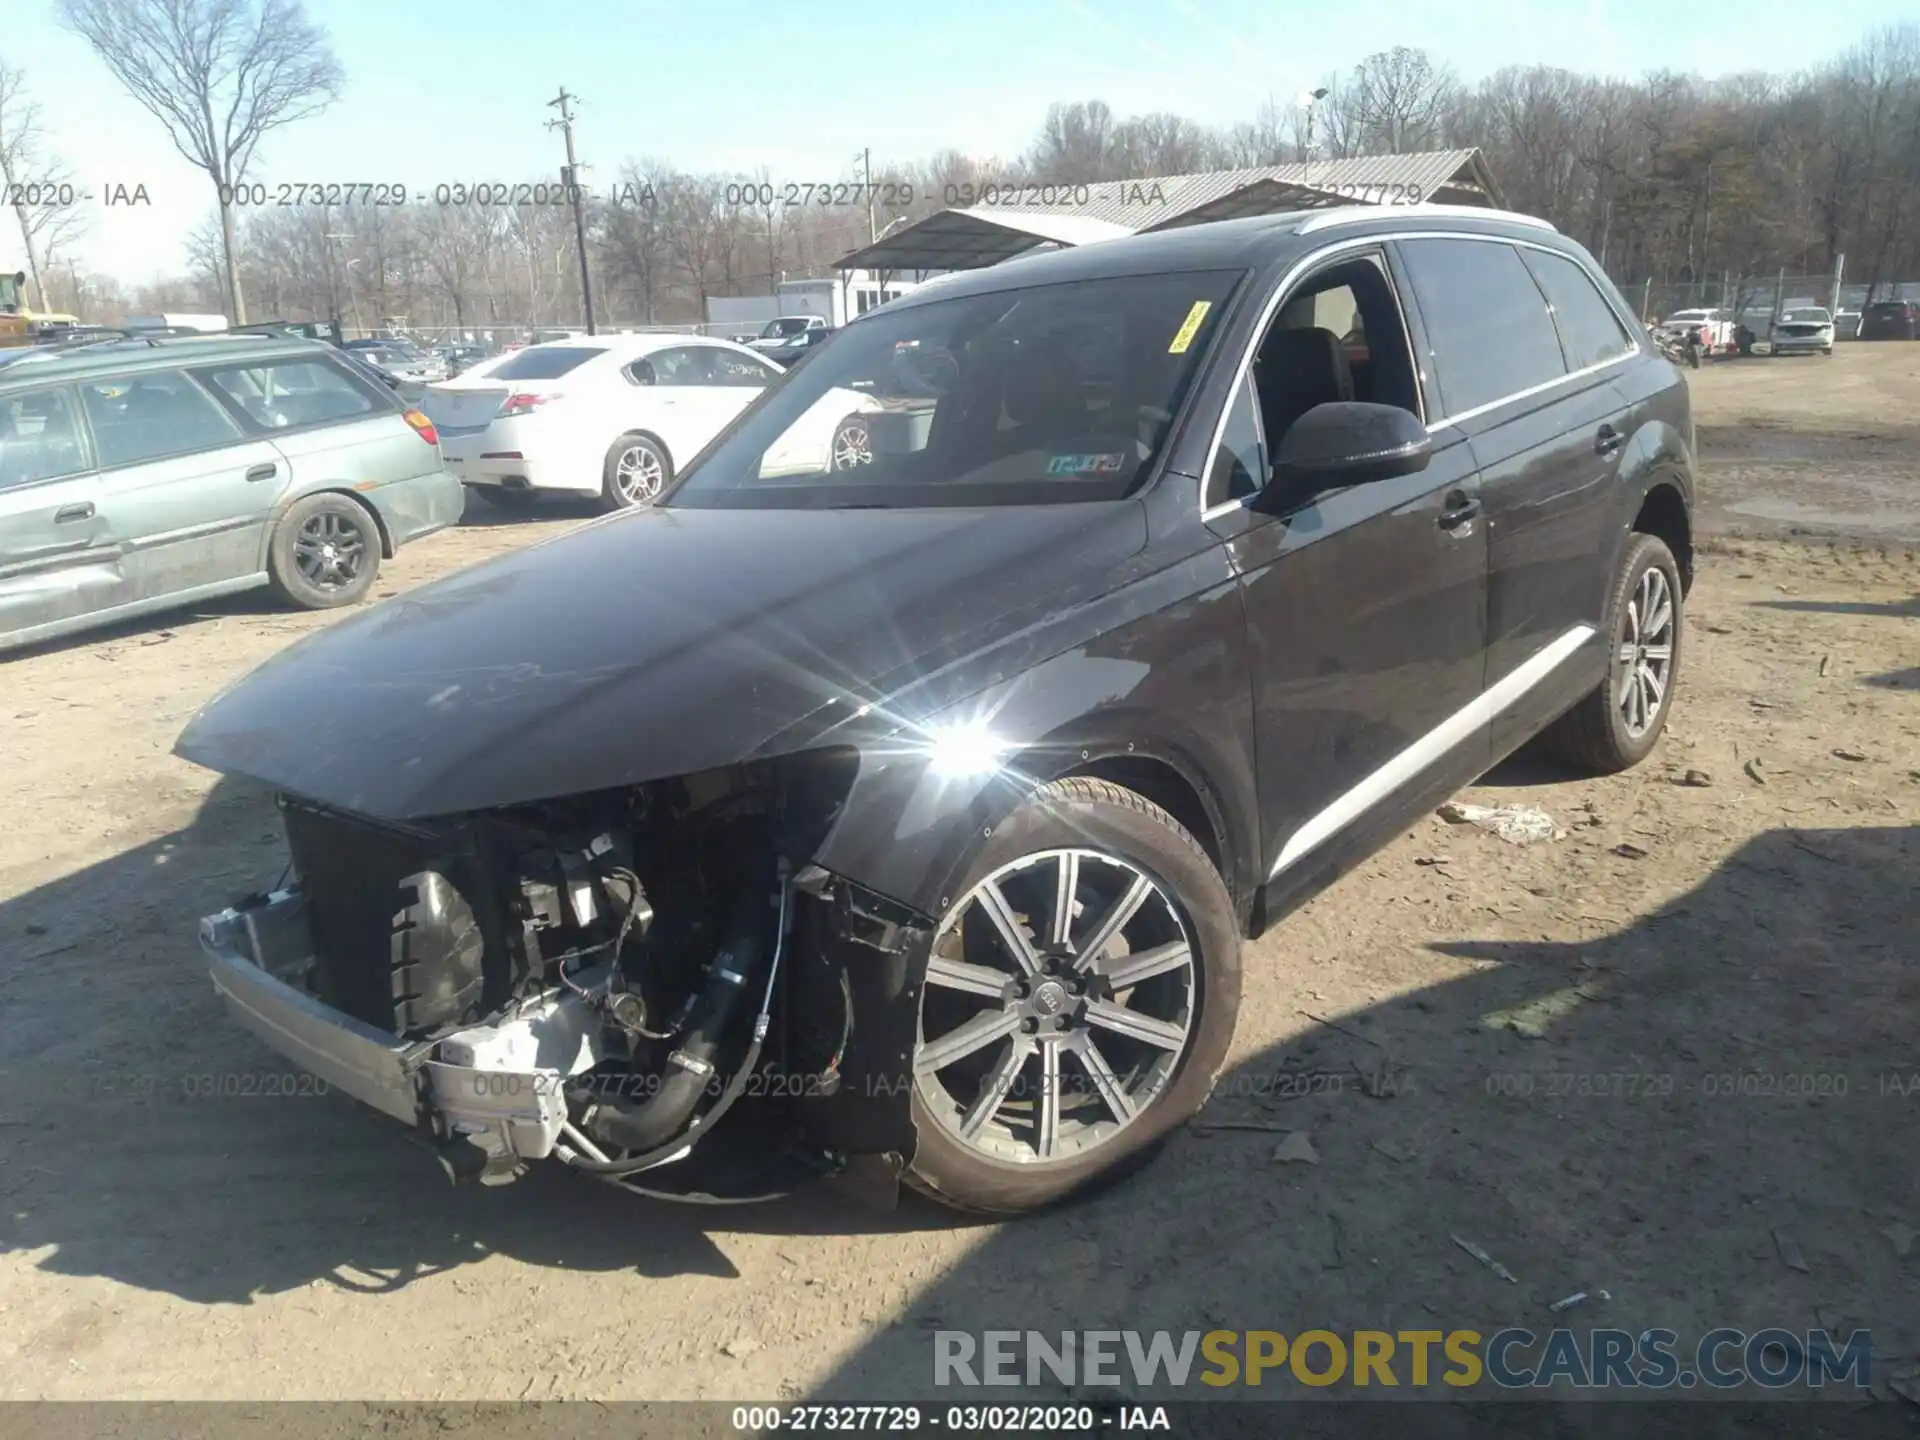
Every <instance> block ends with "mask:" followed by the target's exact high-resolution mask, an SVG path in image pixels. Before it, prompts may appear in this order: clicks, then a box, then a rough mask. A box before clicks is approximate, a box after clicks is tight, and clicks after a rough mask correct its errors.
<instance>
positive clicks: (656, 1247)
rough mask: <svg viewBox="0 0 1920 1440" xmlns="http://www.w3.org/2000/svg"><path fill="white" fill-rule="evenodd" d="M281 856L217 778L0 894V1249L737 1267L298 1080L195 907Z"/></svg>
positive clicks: (237, 1298) (401, 1265)
mask: <svg viewBox="0 0 1920 1440" xmlns="http://www.w3.org/2000/svg"><path fill="white" fill-rule="evenodd" d="M285 863H286V861H285V852H284V846H283V842H282V840H281V835H280V826H279V819H278V816H277V815H276V814H275V812H274V810H273V808H272V804H271V799H270V797H269V796H268V795H267V794H265V793H264V792H262V791H261V790H260V789H258V788H257V787H255V786H252V785H250V784H248V783H246V782H241V781H235V780H232V779H226V778H223V779H222V780H221V781H220V782H219V783H218V784H217V785H216V786H215V787H214V789H213V791H212V792H211V793H210V794H209V796H208V797H207V799H206V801H205V803H204V804H203V805H202V807H201V808H200V810H199V812H198V813H197V815H196V816H195V818H194V820H193V822H192V823H191V824H190V825H188V826H186V827H185V828H183V829H181V830H179V831H178V832H176V833H174V834H171V835H169V836H167V837H166V838H164V839H162V840H158V841H155V842H153V843H151V844H148V845H143V846H140V847H138V848H136V849H132V850H129V851H127V852H125V853H124V854H121V855H119V856H116V857H115V858H114V859H112V860H109V861H105V862H103V863H101V864H98V865H94V866H91V867H89V868H88V869H85V870H82V871H79V872H76V873H75V874H72V875H70V876H67V877H64V878H62V879H60V880H57V881H54V882H52V883H50V884H47V885H44V886H42V887H40V888H38V889H36V890H33V891H30V892H28V893H26V894H24V895H21V896H19V897H18V898H16V899H13V900H10V901H7V902H5V903H4V904H0V1144H4V1146H5V1147H6V1149H5V1158H4V1161H0V1251H5V1252H20V1251H43V1250H44V1251H45V1254H44V1256H43V1257H42V1258H41V1259H40V1260H39V1261H38V1263H39V1264H40V1265H41V1266H43V1267H44V1268H45V1269H47V1270H50V1271H53V1272H55V1273H58V1274H62V1275H74V1276H99V1277H103V1278H108V1279H112V1280H115V1281H118V1282H120V1283H122V1284H126V1285H132V1286H136V1287H138V1288H140V1289H143V1290H151V1291H158V1292H164V1293H168V1294H172V1295H177V1296H179V1297H180V1298H182V1299H184V1300H189V1301H194V1302H198V1303H220V1302H227V1303H245V1302H246V1301H247V1300H248V1299H249V1298H250V1297H251V1296H254V1295H257V1294H273V1293H278V1292H282V1291H286V1290H291V1289H294V1288H297V1287H299V1286H304V1285H307V1284H310V1283H312V1282H314V1281H315V1280H324V1281H327V1282H328V1283H332V1284H337V1285H340V1286H342V1287H345V1288H349V1289H356V1290H364V1291H374V1292H378V1291H385V1290H396V1289H399V1288H400V1287H402V1286H405V1285H407V1284H409V1283H410V1282H412V1281H413V1280H415V1279H419V1278H421V1277H423V1276H427V1275H431V1274H434V1273H436V1272H439V1271H443V1270H447V1269H451V1268H453V1267H456V1266H459V1265H462V1264H467V1263H470V1262H473V1261H477V1260H481V1259H484V1258H486V1257H487V1256H489V1255H491V1254H495V1253H500V1254H505V1255H509V1256H512V1257H514V1258H517V1259H520V1260H523V1261H526V1262H528V1263H530V1264H534V1265H548V1266H554V1267H557V1268H564V1269H569V1270H587V1271H592V1270H606V1271H610V1272H616V1273H617V1272H626V1273H629V1274H634V1273H637V1274H640V1275H645V1276H671V1275H682V1274H704V1275H717V1276H729V1277H730V1276H732V1275H733V1273H734V1271H733V1267H732V1265H731V1263H730V1262H729V1261H728V1260H727V1259H726V1258H725V1256H724V1255H723V1254H722V1252H721V1251H720V1250H719V1249H718V1248H717V1247H716V1246H715V1245H714V1244H713V1243H712V1242H711V1241H710V1240H709V1239H708V1238H707V1235H706V1232H705V1229H704V1228H703V1227H704V1225H705V1224H706V1223H708V1222H709V1221H710V1220H712V1219H713V1217H714V1214H715V1212H713V1211H711V1210H703V1209H699V1208H693V1207H687V1206H678V1205H667V1204H661V1203H656V1202H652V1201H648V1200H646V1199H643V1198H640V1197H636V1196H633V1195H630V1194H627V1193H625V1192H621V1191H617V1190H615V1189H613V1188H612V1187H610V1186H607V1185H604V1184H602V1183H599V1182H596V1181H593V1180H589V1179H587V1178H585V1177H581V1176H577V1175H574V1174H571V1173H569V1172H566V1171H564V1170H562V1169H561V1168H560V1167H558V1166H537V1167H534V1169H533V1170H532V1171H531V1172H530V1173H529V1175H528V1176H527V1177H526V1178H525V1179H523V1180H522V1181H521V1182H519V1183H518V1184H515V1185H512V1186H508V1187H505V1188H503V1189H496V1190H482V1189H479V1188H477V1187H475V1188H462V1189H458V1190H456V1189H454V1188H452V1187H450V1186H449V1185H448V1183H447V1181H446V1179H445V1177H444V1176H443V1174H442V1172H441V1170H440V1167H439V1165H438V1163H437V1162H436V1160H435V1159H434V1157H433V1155H432V1153H431V1152H430V1151H429V1150H427V1149H425V1148H424V1147H422V1146H420V1145H419V1144H417V1143H415V1142H414V1141H413V1140H412V1139H411V1138H409V1136H408V1135H407V1133H406V1132H405V1131H404V1130H402V1129H401V1128H400V1127H398V1126H396V1125H394V1124H393V1123H392V1122H390V1121H387V1120H385V1119H384V1118H383V1117H380V1116H378V1115H376V1114H374V1113H372V1112H370V1111H367V1110H365V1109H363V1108H361V1107H359V1106H358V1105H356V1104H354V1103H353V1102H352V1101H350V1100H347V1099H345V1098H343V1097H341V1096H339V1095H325V1096H316V1095H313V1094H311V1093H309V1092H308V1091H307V1088H306V1087H303V1086H301V1084H300V1083H299V1081H298V1078H297V1076H293V1075H291V1073H290V1069H289V1067H288V1066H287V1064H286V1063H285V1062H284V1061H282V1060H281V1059H280V1058H279V1057H278V1056H276V1055H274V1054H273V1053H272V1052H271V1051H269V1050H267V1049H266V1048H265V1047H264V1046H262V1045H260V1044H259V1043H258V1042H256V1041H255V1040H254V1039H253V1037H252V1036H251V1035H249V1034H248V1033H247V1032H246V1031H244V1030H242V1029H241V1028H240V1027H239V1026H238V1025H237V1024H236V1023H234V1022H232V1021H231V1020H229V1019H228V1018H227V1016H226V1014H225V1012H224V1009H223V1007H222V1004H221V1002H220V1001H219V999H218V997H217V996H216V995H215V993H214V991H213V987H212V984H211V982H209V981H208V980H207V978H206V971H205V968H204V966H203V965H202V963H201V960H200V956H199V950H198V947H197V944H196V941H195V938H194V937H195V927H196V922H197V919H198V917H199V916H200V915H202V914H206V913H210V912H212V911H214V910H218V909H220V908H221V907H222V906H223V905H226V904H229V903H231V902H232V901H233V900H235V899H237V898H239V897H240V896H242V895H244V894H246V893H247V892H249V891H253V890H258V889H265V888H270V887H271V886H272V885H273V884H274V883H275V882H276V881H277V880H278V878H279V877H280V875H281V874H282V871H283V868H284V866H285ZM242 1091H244V1092H247V1093H244V1094H242V1093H236V1092H242ZM289 1091H292V1092H299V1093H284V1092H289ZM724 1214H725V1216H726V1220H725V1222H724V1223H725V1224H726V1225H727V1226H728V1227H729V1228H730V1229H741V1228H745V1229H749V1230H770V1231H774V1232H778V1233H812V1232H821V1233H847V1232H858V1231H871V1230H873V1229H875V1228H883V1229H899V1228H902V1227H914V1226H930V1225H946V1224H950V1223H952V1222H951V1221H950V1220H949V1219H948V1218H947V1217H945V1216H943V1215H941V1214H939V1213H938V1212H935V1211H933V1210H931V1208H920V1209H916V1210H914V1211H911V1212H908V1213H904V1214H902V1213H894V1214H884V1213H878V1212H875V1211H872V1210H867V1209H861V1208H858V1207H856V1206H851V1205H848V1204H847V1203H846V1202H845V1201H844V1200H841V1199H839V1198H838V1197H836V1196H834V1195H832V1194H830V1193H822V1194H816V1195H808V1196H804V1197H797V1198H795V1199H793V1200H790V1201H785V1202H778V1203H774V1204H770V1205H765V1206H756V1207H752V1208H750V1209H743V1208H738V1207H730V1208H729V1209H727V1210H726V1211H725V1212H724Z"/></svg>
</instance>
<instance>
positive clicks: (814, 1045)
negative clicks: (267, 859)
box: [282, 770, 847, 1183]
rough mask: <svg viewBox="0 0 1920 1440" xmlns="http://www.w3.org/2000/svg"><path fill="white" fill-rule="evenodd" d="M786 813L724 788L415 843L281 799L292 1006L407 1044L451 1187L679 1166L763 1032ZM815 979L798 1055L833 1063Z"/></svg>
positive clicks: (754, 780)
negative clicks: (542, 1174)
mask: <svg viewBox="0 0 1920 1440" xmlns="http://www.w3.org/2000/svg"><path fill="white" fill-rule="evenodd" d="M787 798H788V797H787V792H786V791H785V790H784V789H783V788H781V787H780V786H777V785H770V784H767V783H765V777H763V776H755V775H753V774H750V773H749V772H747V771H745V770H735V771H731V772H725V773H722V774H716V775H709V776H695V777H686V778H680V779H676V780H672V781H668V782H664V783H661V784H658V785H654V786H647V787H639V788H635V789H632V790H627V791H621V792H610V793H606V794H601V795H596V796H584V797H573V798H570V799H567V800H565V801H561V802H555V803H552V804H547V805H536V806H525V807H515V808H512V809H507V810H502V811H495V812H488V813H486V814H482V815H477V816H469V817H460V818H457V819H455V820H452V821H449V822H446V823H436V824H429V825H417V826H416V825H404V826H403V825H392V824H385V823H377V822H373V821H369V820H366V819H364V818H362V817H359V816H350V815H343V814H339V813H337V812H333V811H329V810H325V809H321V808H318V807H314V806H311V805H307V804H305V803H303V802H299V801H295V800H291V799H288V800H283V801H282V806H283V809H284V810H285V813H286V817H287V830H288V836H289V845H290V848H291V849H292V851H293V859H294V867H295V869H296V871H297V872H298V874H299V877H300V885H299V888H300V892H301V895H300V898H301V901H302V904H303V907H304V913H305V915H306V917H307V919H308V925H309V929H310V933H311V940H312V955H313V959H312V963H311V967H310V969H309V970H308V972H307V973H306V975H305V976H304V977H303V978H304V982H305V987H306V988H307V989H308V990H309V991H310V992H311V993H313V994H314V995H316V996H318V997H319V998H321V999H323V1000H325V1001H326V1002H327V1003H329V1004H331V1005H334V1006H337V1007H338V1008H340V1009H342V1010H345V1011H346V1012H347V1013H348V1014H350V1015H352V1016H353V1017H355V1018H356V1019H359V1020H361V1021H363V1022H365V1023H366V1024H368V1025H370V1026H373V1027H375V1028H376V1029H378V1030H380V1031H383V1032H387V1033H390V1034H392V1035H394V1036H396V1037H397V1038H398V1040H399V1041H401V1042H404V1043H410V1044H411V1045H412V1046H413V1047H414V1051H415V1052H417V1054H418V1055H419V1056H420V1057H421V1058H420V1062H419V1075H420V1083H421V1085H422V1087H423V1096H425V1097H426V1098H427V1099H428V1100H429V1101H430V1104H428V1105H427V1107H426V1108H427V1110H428V1111H429V1112H430V1113H432V1114H433V1115H434V1116H435V1117H436V1118H435V1120H434V1125H435V1127H436V1129H437V1131H438V1136H437V1138H438V1139H439V1141H440V1144H441V1152H442V1160H443V1163H444V1164H445V1165H446V1167H447V1169H448V1170H449V1172H450V1173H451V1174H452V1175H453V1176H454V1178H456V1179H469V1178H477V1179H479V1180H482V1181H483V1182H486V1183H500V1182H503V1181H506V1180H510V1179H512V1178H514V1176H515V1175H517V1174H518V1173H519V1172H520V1170H521V1169H522V1168H524V1164H525V1162H527V1161H530V1160H535V1159H540V1158H544V1157H546V1156H549V1155H557V1156H558V1157H559V1158H561V1159H563V1160H566V1161H568V1162H569V1163H572V1164H575V1165H578V1166H580V1167H581V1168H584V1169H588V1170H592V1171H595V1172H597V1173H601V1174H604V1175H608V1176H609V1177H613V1176H620V1175H627V1174H633V1173H637V1172H638V1171H640V1170H642V1169H647V1168H652V1167H654V1166H657V1165H660V1164H663V1163H666V1162H667V1161H669V1160H674V1159H678V1158H679V1157H680V1156H681V1155H683V1154H684V1153H685V1152H686V1150H687V1148H688V1147H689V1146H690V1145H691V1143H692V1142H693V1140H695V1139H697V1138H698V1137H699V1136H701V1135H702V1134H704V1133H705V1130H706V1129H707V1128H709V1127H710V1126H711V1125H712V1124H714V1123H716V1122H717V1121H718V1119H719V1118H720V1117H721V1116H722V1115H724V1114H725V1113H726V1112H727V1110H728V1109H729V1107H731V1106H732V1105H733V1104H734V1102H735V1101H736V1100H737V1099H739V1098H740V1095H741V1093H742V1091H743V1089H744V1088H745V1085H746V1082H747V1080H748V1079H749V1078H750V1076H751V1075H752V1074H753V1073H754V1072H755V1069H756V1067H757V1066H758V1065H759V1064H760V1063H761V1057H762V1052H763V1048H764V1047H765V1046H766V1043H767V1041H768V1039H769V1034H770V1031H771V1030H772V1028H773V1024H772V1021H773V1012H774V1009H775V1000H776V991H777V985H778V982H779V979H780V975H779V969H780V963H781V957H782V953H783V946H784V944H785V940H786V934H787V931H788V929H789V926H790V922H791V920H792V912H791V903H792V900H793V896H794V892H793V889H792V887H791V886H790V885H789V882H788V879H787V875H788V870H789V866H788V863H787V862H786V861H785V860H783V859H781V858H780V856H781V853H782V849H783V846H782V843H781V842H782V840H783V838H784V839H786V840H787V841H788V842H789V843H791V841H792V837H791V835H787V834H786V833H785V832H783V830H782V825H783V820H784V814H785V809H784V805H785V801H786V800H787ZM814 808H815V810H816V811H817V808H818V807H817V806H816V807H814ZM823 963H825V962H823V961H822V960H821V958H820V957H819V956H816V955H809V957H808V965H809V970H808V975H809V980H810V982H812V981H818V980H819V979H821V978H822V977H821V976H819V975H816V974H815V973H814V972H815V971H818V970H820V968H821V966H822V965H823ZM827 978H828V984H829V986H830V988H828V989H826V990H825V992H824V993H825V994H826V995H827V996H828V997H829V1009H830V1010H831V1014H830V1015H825V1014H818V1015H817V1014H815V1013H814V1012H816V1011H818V1010H819V1008H820V1007H819V1006H818V1005H815V1006H811V1007H809V1008H808V1011H807V1013H806V1014H805V1015H803V1016H802V1017H801V1022H802V1031H803V1034H802V1043H801V1044H800V1045H799V1046H797V1047H795V1048H797V1049H798V1050H799V1051H801V1052H804V1053H806V1054H807V1055H809V1056H810V1057H815V1058H819V1059H822V1060H824V1061H826V1062H828V1065H827V1068H831V1065H832V1064H834V1063H837V1056H838V1053H839V1052H840V1051H841V1050H843V1049H844V1046H845V1033H844V1032H845V1026H846V1021H847V1011H846V1007H845V1005H843V1003H842V994H843V992H844V988H845V987H844V985H843V984H841V983H837V982H833V981H832V980H831V977H827ZM775 1040H776V1043H777V1045H778V1046H779V1054H778V1057H777V1058H779V1059H781V1060H783V1061H784V1060H785V1059H787V1058H788V1057H787V1050H788V1046H787V1044H786V1040H787V1037H786V1035H785V1034H784V1033H783V1034H781V1035H779V1036H776V1037H775ZM831 1084H832V1078H831V1077H830V1076H823V1077H822V1078H821V1082H820V1085H819V1087H818V1089H817V1092H816V1093H830V1092H831Z"/></svg>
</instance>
